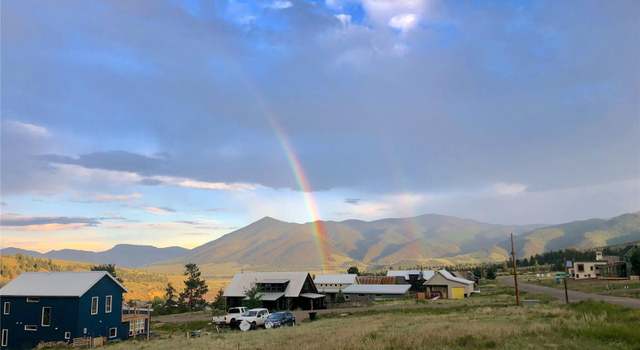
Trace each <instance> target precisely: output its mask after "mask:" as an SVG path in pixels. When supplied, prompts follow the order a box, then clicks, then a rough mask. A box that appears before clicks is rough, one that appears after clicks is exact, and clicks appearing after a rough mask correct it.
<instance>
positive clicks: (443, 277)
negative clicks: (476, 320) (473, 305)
mask: <svg viewBox="0 0 640 350" xmlns="http://www.w3.org/2000/svg"><path fill="white" fill-rule="evenodd" d="M424 285H425V287H426V292H427V295H429V296H431V297H434V296H440V297H441V298H443V299H463V298H465V297H468V296H469V295H471V293H472V292H473V288H474V282H473V281H469V280H467V279H464V278H460V277H455V276H454V275H452V274H451V273H450V272H449V271H447V270H444V269H443V270H439V271H435V272H434V274H433V276H431V278H429V279H428V280H427V281H426V282H424Z"/></svg>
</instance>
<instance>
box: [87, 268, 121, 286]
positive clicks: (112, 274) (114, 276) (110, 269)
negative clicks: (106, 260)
mask: <svg viewBox="0 0 640 350" xmlns="http://www.w3.org/2000/svg"><path fill="white" fill-rule="evenodd" d="M91 271H106V272H108V273H109V274H110V275H111V277H113V278H115V279H116V280H118V282H120V283H122V279H121V278H120V277H118V276H117V275H116V265H114V264H100V265H94V266H91Z"/></svg>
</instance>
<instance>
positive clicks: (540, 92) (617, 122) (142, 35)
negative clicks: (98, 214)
mask: <svg viewBox="0 0 640 350" xmlns="http://www.w3.org/2000/svg"><path fill="white" fill-rule="evenodd" d="M578 4H579V6H578ZM545 5H549V6H545ZM229 6H230V5H228V4H225V3H223V2H213V3H204V2H203V3H200V6H195V7H188V8H184V7H179V6H177V5H176V4H175V3H173V2H161V1H136V2H97V1H69V2H64V3H60V2H56V3H55V4H53V3H43V2H31V1H16V2H10V3H6V4H4V6H3V14H2V19H3V21H2V29H3V30H2V39H3V40H2V41H3V52H2V66H3V74H2V86H3V87H4V88H3V92H2V99H3V106H2V114H3V116H5V115H7V114H8V113H11V115H13V116H15V118H18V119H20V120H24V121H25V122H30V123H33V124H37V125H44V126H46V127H47V128H51V129H52V130H58V131H60V132H61V133H63V134H64V133H70V134H73V135H74V136H79V137H81V138H82V139H85V140H86V139H93V140H95V142H96V144H98V145H99V146H100V149H98V150H96V148H95V147H94V148H93V149H92V150H90V151H85V150H82V151H78V152H76V154H75V156H73V157H70V156H62V155H59V154H62V153H57V152H52V151H50V150H47V149H46V147H45V148H44V149H43V147H42V146H40V145H33V146H31V145H28V147H27V148H26V149H23V150H21V149H20V148H22V146H19V142H18V141H16V142H13V141H9V142H8V143H6V144H5V142H4V140H3V150H2V152H3V165H5V164H4V163H5V157H7V159H10V160H12V161H16V162H18V164H17V165H16V166H12V167H8V166H3V170H2V175H3V177H4V178H8V180H5V179H3V189H4V188H5V187H6V188H7V189H8V190H11V191H16V192H19V191H20V190H22V189H24V188H27V187H28V186H35V184H33V183H31V184H26V183H24V182H25V181H26V180H24V179H21V178H20V176H21V175H20V174H24V171H25V170H28V169H33V168H38V169H41V170H42V171H43V172H46V171H49V170H50V168H48V167H49V165H50V164H56V163H62V164H74V165H79V166H82V167H87V168H94V169H108V170H120V171H130V172H135V173H139V174H142V175H147V176H153V175H169V176H180V177H186V178H191V179H196V180H202V181H222V182H249V183H259V184H263V185H265V186H270V187H277V188H278V187H290V188H297V186H296V183H295V178H294V177H293V175H292V173H291V170H290V167H289V165H288V163H287V159H286V157H285V156H284V154H283V151H282V148H281V146H280V144H279V142H278V140H277V138H276V136H275V133H274V131H273V130H272V129H271V127H270V124H269V122H268V121H267V115H271V116H272V117H273V118H275V119H277V120H278V121H279V123H280V124H282V127H283V128H284V129H285V130H286V133H287V134H288V135H289V138H290V141H291V144H292V145H293V147H294V149H295V150H296V151H297V153H298V156H299V158H300V160H301V162H302V164H303V166H304V168H305V169H306V171H307V174H308V176H309V178H310V182H311V184H312V186H313V187H314V189H330V188H336V187H339V188H354V187H357V188H360V189H363V190H367V191H382V192H385V191H398V190H403V191H416V190H425V189H427V190H439V189H443V188H451V187H472V186H484V185H486V184H487V183H495V182H501V181H502V182H518V183H525V184H527V185H528V186H529V189H530V190H537V189H546V188H555V187H568V186H576V185H590V184H595V183H605V182H612V181H616V180H620V179H628V178H633V177H637V175H638V173H639V172H640V161H639V159H638V153H637V150H638V149H640V138H639V137H638V134H639V133H640V122H639V118H638V115H639V113H640V110H639V105H638V102H637V101H638V94H639V86H640V73H638V72H639V71H640V70H638V64H637V62H638V61H640V51H639V50H640V49H639V47H640V45H639V44H640V42H638V36H637V35H635V36H634V35H632V34H631V33H637V32H638V21H637V19H638V17H639V14H640V10H639V6H638V4H637V3H636V2H633V1H616V2H606V3H603V2H579V3H577V2H570V1H566V2H553V3H548V4H545V3H543V2H535V3H533V4H528V5H527V4H524V5H522V6H510V5H505V6H497V5H495V4H473V5H472V4H466V3H464V4H463V3H450V2H444V3H442V4H441V6H440V8H439V11H440V12H439V15H438V16H436V17H435V18H430V19H429V18H428V19H426V20H425V21H424V22H423V23H421V27H420V28H419V29H417V30H415V31H412V32H410V33H407V34H406V35H399V34H398V33H394V32H391V31H388V30H381V29H377V28H374V27H372V26H371V25H367V26H351V27H348V28H344V27H343V26H342V25H341V23H340V22H339V21H338V20H337V19H336V18H335V17H334V14H333V13H331V12H330V11H328V10H327V9H324V8H322V7H320V6H317V5H314V4H311V3H307V2H295V3H294V6H293V7H291V8H288V9H284V10H278V11H276V10H265V9H264V7H260V8H255V9H251V10H252V11H254V12H251V13H248V14H246V15H247V16H249V15H256V16H257V17H256V19H255V20H253V21H252V22H251V21H250V22H247V23H245V22H243V18H249V17H242V16H241V14H238V11H239V10H237V9H230V7H229ZM34 8H37V9H38V11H34ZM232 10H233V11H232ZM43 13H46V14H47V16H44V15H42V14H43ZM78 13H82V14H83V15H82V16H78V15H77V14H78ZM365 24H367V23H365ZM34 101H38V103H34ZM140 145H153V147H154V148H155V149H156V151H157V153H156V154H158V155H157V156H155V155H154V156H150V155H145V154H143V152H140V151H139V149H140V147H139V146H140ZM5 146H6V149H5ZM142 148H144V147H142ZM31 154H38V155H42V154H48V155H47V156H44V157H38V158H35V160H34V159H33V158H29V157H28V156H29V155H31ZM64 154H69V152H66V153H64ZM145 181H146V180H145ZM145 184H148V185H151V184H154V183H145ZM155 184H158V183H155Z"/></svg>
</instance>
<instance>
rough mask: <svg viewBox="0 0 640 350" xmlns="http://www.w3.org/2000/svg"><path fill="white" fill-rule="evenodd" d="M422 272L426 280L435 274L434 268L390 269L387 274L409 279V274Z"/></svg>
mask: <svg viewBox="0 0 640 350" xmlns="http://www.w3.org/2000/svg"><path fill="white" fill-rule="evenodd" d="M420 273H422V278H424V279H425V280H428V279H430V278H431V277H433V275H434V272H433V271H432V270H422V271H421V270H389V271H387V276H390V277H404V279H405V280H406V281H408V280H409V275H419V274H420Z"/></svg>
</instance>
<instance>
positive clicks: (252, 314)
mask: <svg viewBox="0 0 640 350" xmlns="http://www.w3.org/2000/svg"><path fill="white" fill-rule="evenodd" d="M257 314H258V311H248V312H246V313H245V314H244V315H245V316H256V315H257Z"/></svg>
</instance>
